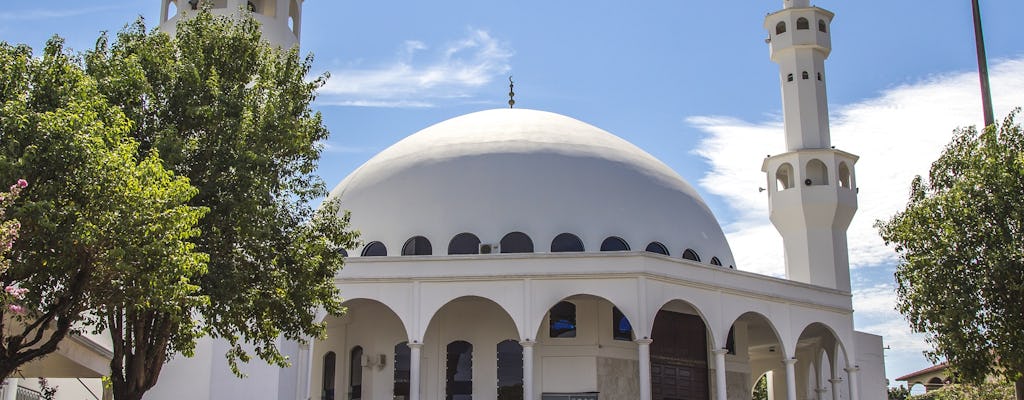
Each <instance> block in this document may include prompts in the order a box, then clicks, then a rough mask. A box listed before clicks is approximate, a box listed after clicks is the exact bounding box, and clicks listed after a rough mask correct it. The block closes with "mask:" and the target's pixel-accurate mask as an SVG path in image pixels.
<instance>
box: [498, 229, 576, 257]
mask: <svg viewBox="0 0 1024 400" xmlns="http://www.w3.org/2000/svg"><path fill="white" fill-rule="evenodd" d="M504 247H505V246H502V248H503V249H504ZM569 251H583V241H581V240H580V238H578V237H576V235H573V234H571V233H563V234H560V235H558V236H555V239H554V240H552V241H551V252H552V253H564V252H569Z"/></svg>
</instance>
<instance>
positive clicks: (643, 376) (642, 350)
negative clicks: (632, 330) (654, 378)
mask: <svg viewBox="0 0 1024 400" xmlns="http://www.w3.org/2000/svg"><path fill="white" fill-rule="evenodd" d="M653 342H654V341H653V340H651V339H647V338H643V339H637V341H636V348H637V352H638V354H639V356H638V360H640V400H651V343H653Z"/></svg>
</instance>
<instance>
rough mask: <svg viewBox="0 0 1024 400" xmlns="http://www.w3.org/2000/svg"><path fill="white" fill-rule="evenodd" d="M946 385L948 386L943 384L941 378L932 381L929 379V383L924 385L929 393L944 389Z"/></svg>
mask: <svg viewBox="0 0 1024 400" xmlns="http://www.w3.org/2000/svg"><path fill="white" fill-rule="evenodd" d="M945 385H946V384H945V383H944V382H942V378H939V377H937V376H936V377H934V378H932V379H929V380H928V383H925V384H924V387H925V389H926V390H927V391H929V392H930V391H932V390H935V389H940V388H942V387H943V386H945Z"/></svg>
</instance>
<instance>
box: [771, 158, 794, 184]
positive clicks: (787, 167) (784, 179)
mask: <svg viewBox="0 0 1024 400" xmlns="http://www.w3.org/2000/svg"><path fill="white" fill-rule="evenodd" d="M775 181H776V184H777V185H778V190H786V189H789V188H791V187H793V166H792V165H791V164H790V163H782V165H780V166H779V169H777V170H775Z"/></svg>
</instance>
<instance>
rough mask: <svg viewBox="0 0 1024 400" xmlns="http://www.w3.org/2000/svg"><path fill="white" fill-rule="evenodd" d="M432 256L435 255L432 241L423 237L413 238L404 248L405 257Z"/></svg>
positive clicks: (407, 241) (406, 242)
mask: <svg viewBox="0 0 1024 400" xmlns="http://www.w3.org/2000/svg"><path fill="white" fill-rule="evenodd" d="M431 254H434V249H433V248H432V247H431V246H430V241H429V240H427V238H425V237H423V236H413V237H411V238H409V240H406V241H405V245H404V246H402V255H403V256H429V255H431Z"/></svg>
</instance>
